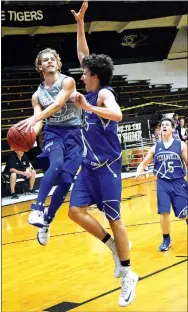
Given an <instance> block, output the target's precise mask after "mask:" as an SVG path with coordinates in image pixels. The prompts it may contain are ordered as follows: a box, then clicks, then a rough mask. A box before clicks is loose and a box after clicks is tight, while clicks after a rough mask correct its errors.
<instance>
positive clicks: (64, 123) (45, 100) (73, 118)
mask: <svg viewBox="0 0 188 312" xmlns="http://www.w3.org/2000/svg"><path fill="white" fill-rule="evenodd" d="M66 77H67V76H65V75H62V74H59V78H58V80H57V81H55V83H54V84H53V86H52V88H51V89H46V88H45V86H44V82H42V83H41V84H40V86H39V87H38V90H37V96H38V100H39V103H40V104H41V106H43V107H44V108H46V107H48V106H49V105H51V104H53V103H55V99H56V97H57V95H58V93H59V92H60V91H61V89H62V83H63V80H64V79H65V78H66ZM46 124H47V125H49V126H60V127H72V126H80V125H81V110H80V109H78V108H77V107H76V105H75V104H74V103H73V102H72V101H71V100H70V99H69V100H68V101H67V103H65V105H64V106H63V107H62V108H61V109H60V111H59V112H57V113H55V114H54V115H53V116H51V117H49V118H48V119H47V120H46Z"/></svg>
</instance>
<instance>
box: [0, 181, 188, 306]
mask: <svg viewBox="0 0 188 312" xmlns="http://www.w3.org/2000/svg"><path fill="white" fill-rule="evenodd" d="M155 189H156V187H155V180H154V177H152V176H151V177H150V178H149V180H148V181H146V180H145V179H142V180H140V181H136V180H135V179H134V178H132V179H126V180H123V191H122V218H123V223H124V224H125V225H126V226H127V228H128V232H129V238H130V240H131V241H132V243H133V247H132V250H131V263H132V268H133V270H135V272H137V273H138V274H139V277H140V281H139V283H138V286H137V296H136V299H135V300H134V301H133V303H132V304H131V305H129V306H128V307H126V308H121V307H119V306H118V303H117V302H118V297H119V287H120V283H119V282H120V281H119V279H115V278H114V277H113V261H112V257H111V254H110V251H109V250H108V248H107V247H106V246H105V245H103V244H102V243H101V242H99V241H98V240H97V239H95V238H94V237H92V236H91V235H90V234H88V233H86V232H85V231H84V230H83V229H82V228H80V227H79V226H78V225H76V224H75V223H73V222H72V221H71V220H69V219H68V217H67V211H68V205H69V203H68V201H69V197H68V198H67V199H66V203H65V204H64V206H63V207H61V209H60V210H59V211H58V213H57V215H56V218H55V220H54V222H53V224H52V226H51V238H50V240H49V243H48V245H47V246H45V247H43V246H41V245H39V244H38V242H37V240H36V233H37V228H34V227H32V226H30V225H28V224H27V217H28V213H29V211H30V202H27V203H19V204H15V205H11V206H5V207H2V245H3V246H2V311H3V312H24V311H27V312H29V311H53V312H55V311H56V312H65V311H71V312H78V311H79V312H95V311H100V312H116V311H127V312H128V311H134V312H139V311H143V312H146V311H149V312H151V311H165V312H166V311H169V312H175V311H178V312H179V311H181V312H183V311H187V225H186V222H185V221H179V220H176V219H175V218H174V215H173V213H172V214H171V236H172V248H171V249H170V250H169V251H167V252H165V253H160V252H159V251H158V246H159V244H160V243H161V230H160V224H159V216H158V214H157V213H156V195H155ZM48 201H49V199H48ZM90 213H91V214H92V215H93V216H94V217H96V218H97V219H98V220H99V221H100V222H101V223H102V224H103V226H104V227H105V228H107V229H109V225H108V222H107V220H105V218H104V216H103V214H102V213H101V212H100V211H98V210H97V209H95V208H91V210H90ZM109 231H110V230H109Z"/></svg>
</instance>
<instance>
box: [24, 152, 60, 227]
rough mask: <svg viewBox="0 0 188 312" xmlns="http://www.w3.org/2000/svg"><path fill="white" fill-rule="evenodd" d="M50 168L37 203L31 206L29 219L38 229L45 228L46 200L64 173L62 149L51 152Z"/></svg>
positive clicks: (45, 175) (41, 185) (42, 183)
mask: <svg viewBox="0 0 188 312" xmlns="http://www.w3.org/2000/svg"><path fill="white" fill-rule="evenodd" d="M48 157H49V162H50V166H49V168H48V170H47V171H46V172H45V174H44V176H43V178H42V180H41V183H40V188H39V193H38V196H37V199H36V202H35V203H33V204H32V205H31V209H32V212H31V213H30V215H29V217H28V222H29V224H31V225H34V226H37V227H43V214H44V207H45V200H46V198H47V196H48V194H49V192H50V190H51V188H52V187H53V185H54V183H55V180H56V178H57V177H58V176H59V175H60V174H61V172H62V165H63V160H64V152H63V149H62V148H57V149H53V150H51V151H50V152H49V156H48Z"/></svg>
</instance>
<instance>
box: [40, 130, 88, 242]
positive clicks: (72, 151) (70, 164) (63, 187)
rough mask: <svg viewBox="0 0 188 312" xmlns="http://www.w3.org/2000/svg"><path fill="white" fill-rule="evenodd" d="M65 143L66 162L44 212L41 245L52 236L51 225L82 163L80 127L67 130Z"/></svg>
mask: <svg viewBox="0 0 188 312" xmlns="http://www.w3.org/2000/svg"><path fill="white" fill-rule="evenodd" d="M63 144H64V162H63V165H62V172H61V174H60V177H59V184H58V186H57V188H56V189H55V191H54V193H53V195H52V199H51V203H50V206H49V208H48V211H46V212H45V214H44V226H43V227H42V228H41V229H40V230H39V231H38V234H37V238H38V241H39V243H40V244H41V245H46V244H47V242H48V239H49V237H50V233H49V225H50V224H51V222H52V221H53V219H54V217H55V214H56V212H57V210H58V209H59V207H60V206H61V205H62V204H63V203H64V200H65V197H66V196H67V194H68V192H69V189H70V187H71V184H72V182H73V179H74V176H75V175H76V173H77V172H78V169H79V167H80V165H81V163H82V154H83V142H82V138H81V131H80V129H79V128H75V129H71V130H67V132H66V133H65V138H64V140H63Z"/></svg>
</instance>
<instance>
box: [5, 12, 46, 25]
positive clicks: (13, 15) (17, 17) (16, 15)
mask: <svg viewBox="0 0 188 312" xmlns="http://www.w3.org/2000/svg"><path fill="white" fill-rule="evenodd" d="M43 17H44V16H43V12H42V10H37V11H28V10H27V11H12V10H6V11H1V21H2V24H5V25H7V26H9V25H11V24H12V23H14V22H18V23H19V22H20V23H21V22H33V21H41V20H43Z"/></svg>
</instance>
